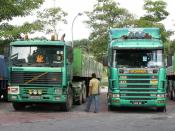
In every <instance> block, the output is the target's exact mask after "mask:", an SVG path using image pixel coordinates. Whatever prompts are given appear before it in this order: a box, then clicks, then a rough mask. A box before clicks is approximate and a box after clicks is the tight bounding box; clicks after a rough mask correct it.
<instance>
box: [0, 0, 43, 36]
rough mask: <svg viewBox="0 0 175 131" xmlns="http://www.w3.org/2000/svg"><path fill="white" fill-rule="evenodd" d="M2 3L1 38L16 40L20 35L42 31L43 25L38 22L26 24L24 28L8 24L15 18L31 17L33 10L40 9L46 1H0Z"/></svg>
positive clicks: (0, 6) (0, 16)
mask: <svg viewBox="0 0 175 131" xmlns="http://www.w3.org/2000/svg"><path fill="white" fill-rule="evenodd" d="M0 2H1V4H0V22H1V24H0V38H5V39H16V38H17V37H18V36H19V34H20V33H28V32H31V31H34V30H39V29H41V27H42V25H40V24H39V23H38V21H35V22H33V23H28V22H26V23H24V24H23V25H22V26H14V25H10V24H8V23H7V22H8V21H10V20H12V18H14V17H18V16H26V15H29V14H30V13H31V12H32V10H34V9H37V8H39V6H40V5H41V4H42V3H43V2H44V0H0ZM4 21H5V22H4Z"/></svg>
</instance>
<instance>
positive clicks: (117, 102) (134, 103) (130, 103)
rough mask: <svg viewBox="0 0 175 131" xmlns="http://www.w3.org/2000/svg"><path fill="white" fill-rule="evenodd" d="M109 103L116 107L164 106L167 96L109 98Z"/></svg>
mask: <svg viewBox="0 0 175 131" xmlns="http://www.w3.org/2000/svg"><path fill="white" fill-rule="evenodd" d="M108 105H110V106H116V107H126V106H127V107H164V106H166V98H160V99H155V100H124V99H120V98H111V99H108Z"/></svg>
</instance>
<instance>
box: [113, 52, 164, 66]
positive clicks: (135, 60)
mask: <svg viewBox="0 0 175 131" xmlns="http://www.w3.org/2000/svg"><path fill="white" fill-rule="evenodd" d="M111 64H112V66H113V67H119V68H124V67H128V68H143V67H150V68H155V67H161V66H163V57H162V50H132V49H131V50H113V56H112V63H111Z"/></svg>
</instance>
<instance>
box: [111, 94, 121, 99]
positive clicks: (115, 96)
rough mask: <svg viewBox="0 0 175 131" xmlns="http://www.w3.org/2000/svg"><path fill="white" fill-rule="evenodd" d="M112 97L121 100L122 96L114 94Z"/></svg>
mask: <svg viewBox="0 0 175 131" xmlns="http://www.w3.org/2000/svg"><path fill="white" fill-rule="evenodd" d="M112 97H114V98H119V97H120V95H119V94H112Z"/></svg>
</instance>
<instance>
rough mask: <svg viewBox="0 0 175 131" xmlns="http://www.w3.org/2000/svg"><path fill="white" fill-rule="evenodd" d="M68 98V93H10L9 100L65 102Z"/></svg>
mask: <svg viewBox="0 0 175 131" xmlns="http://www.w3.org/2000/svg"><path fill="white" fill-rule="evenodd" d="M66 98H67V97H66V95H40V96H30V95H13V94H10V95H8V100H9V101H11V102H31V103H32V102H35V103H65V102H66Z"/></svg>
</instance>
